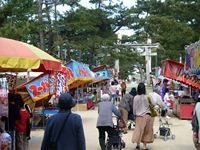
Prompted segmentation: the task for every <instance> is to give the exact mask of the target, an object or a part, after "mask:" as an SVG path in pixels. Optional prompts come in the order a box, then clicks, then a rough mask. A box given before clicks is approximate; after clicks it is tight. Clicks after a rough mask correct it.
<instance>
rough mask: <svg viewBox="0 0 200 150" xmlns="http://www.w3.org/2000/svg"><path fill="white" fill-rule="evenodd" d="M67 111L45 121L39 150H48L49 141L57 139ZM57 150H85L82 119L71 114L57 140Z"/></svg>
mask: <svg viewBox="0 0 200 150" xmlns="http://www.w3.org/2000/svg"><path fill="white" fill-rule="evenodd" d="M67 113H69V112H68V111H64V110H63V111H60V112H59V113H58V114H56V115H54V116H52V117H50V118H49V120H48V121H47V125H46V129H45V133H44V138H43V142H42V147H41V150H48V149H49V147H48V146H49V143H50V141H52V140H50V139H52V138H55V137H57V135H58V134H59V133H58V132H59V130H60V128H61V127H62V124H63V121H64V119H65V118H66V116H67ZM57 141H58V142H57V150H86V144H85V136H84V131H83V124H82V119H81V117H80V116H79V115H78V114H74V113H71V114H70V115H69V117H68V120H67V122H66V123H65V127H64V128H63V129H62V132H61V134H60V137H59V139H58V140H57Z"/></svg>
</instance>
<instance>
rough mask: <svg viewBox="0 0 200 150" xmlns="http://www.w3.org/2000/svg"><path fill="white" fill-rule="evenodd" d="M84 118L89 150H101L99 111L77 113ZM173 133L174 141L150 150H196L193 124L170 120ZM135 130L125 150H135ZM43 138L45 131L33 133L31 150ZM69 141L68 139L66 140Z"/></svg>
mask: <svg viewBox="0 0 200 150" xmlns="http://www.w3.org/2000/svg"><path fill="white" fill-rule="evenodd" d="M76 113H78V114H80V115H81V116H82V119H83V124H84V130H85V136H86V143H87V150H100V148H99V144H98V132H97V129H96V120H97V110H96V109H95V110H89V111H84V112H76ZM169 123H170V124H171V125H170V128H171V131H172V133H173V134H174V135H175V136H176V138H175V139H174V140H172V139H169V140H167V141H164V140H163V139H160V138H158V139H155V140H154V143H153V144H150V145H149V148H150V150H195V148H194V146H193V142H192V131H191V124H190V121H188V120H179V119H177V118H170V119H169ZM158 126H159V121H158V118H156V119H155V124H154V129H155V132H156V131H157V130H158ZM132 133H133V130H129V132H128V134H125V135H123V139H124V141H125V142H126V148H125V149H124V150H134V149H135V144H133V143H131V137H132ZM42 138H43V130H35V131H32V139H31V140H30V144H29V149H30V150H39V149H40V146H41V141H42ZM66 140H67V139H66Z"/></svg>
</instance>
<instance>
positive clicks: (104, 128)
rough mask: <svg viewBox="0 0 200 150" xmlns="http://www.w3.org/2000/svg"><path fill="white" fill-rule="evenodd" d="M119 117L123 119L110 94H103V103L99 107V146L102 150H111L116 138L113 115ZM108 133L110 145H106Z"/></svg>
mask: <svg viewBox="0 0 200 150" xmlns="http://www.w3.org/2000/svg"><path fill="white" fill-rule="evenodd" d="M113 113H114V114H115V115H116V116H117V117H121V114H120V112H119V111H118V110H117V108H116V106H115V105H114V104H113V103H112V102H111V101H110V96H109V95H108V94H103V95H102V97H101V102H100V103H99V105H98V120H97V128H98V131H99V144H100V147H101V150H111V149H112V142H113V136H114V128H113V119H112V114H113ZM106 133H107V134H108V139H109V140H108V143H107V144H106V143H105V142H106V141H107V140H106Z"/></svg>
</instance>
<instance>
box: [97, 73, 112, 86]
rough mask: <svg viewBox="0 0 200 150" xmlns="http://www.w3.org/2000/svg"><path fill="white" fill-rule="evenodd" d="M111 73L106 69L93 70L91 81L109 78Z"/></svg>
mask: <svg viewBox="0 0 200 150" xmlns="http://www.w3.org/2000/svg"><path fill="white" fill-rule="evenodd" d="M111 77H112V74H111V72H109V71H108V70H101V71H97V72H95V78H94V79H93V83H94V84H95V83H99V82H102V81H105V80H109V79H111Z"/></svg>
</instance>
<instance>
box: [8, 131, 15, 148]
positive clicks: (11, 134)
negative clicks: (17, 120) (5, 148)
mask: <svg viewBox="0 0 200 150" xmlns="http://www.w3.org/2000/svg"><path fill="white" fill-rule="evenodd" d="M9 134H10V136H11V139H12V141H11V150H15V131H9Z"/></svg>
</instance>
